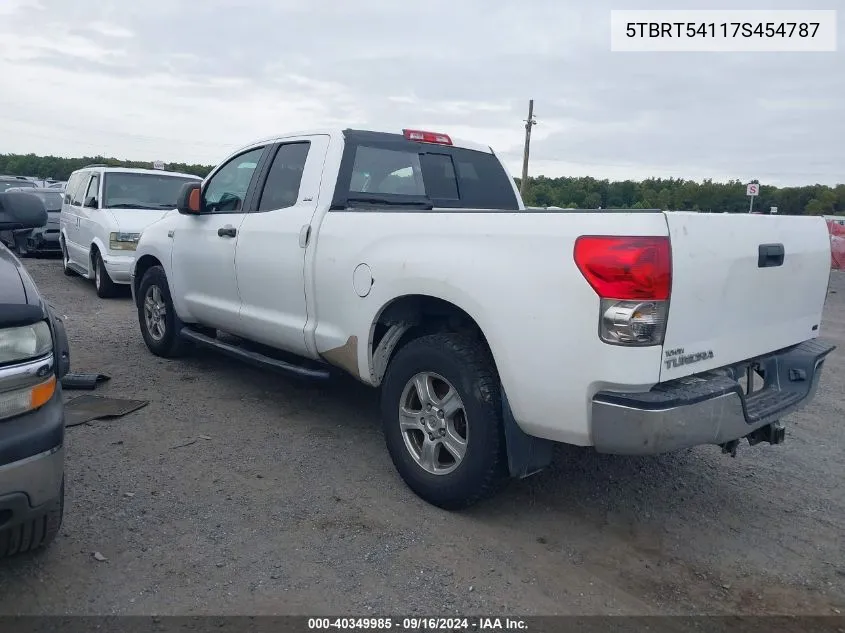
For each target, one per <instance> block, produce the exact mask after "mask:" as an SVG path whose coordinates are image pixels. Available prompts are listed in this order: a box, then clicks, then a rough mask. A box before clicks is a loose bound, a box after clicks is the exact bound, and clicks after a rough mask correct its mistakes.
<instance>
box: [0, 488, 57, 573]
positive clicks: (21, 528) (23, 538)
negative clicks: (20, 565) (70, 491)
mask: <svg viewBox="0 0 845 633" xmlns="http://www.w3.org/2000/svg"><path fill="white" fill-rule="evenodd" d="M64 511H65V480H64V479H62V487H61V490H60V492H59V497H58V498H57V499H56V500H55V501H53V502H52V503H51V504H50V506H49V507H48V508H47V511H46V512H45V513H44V514H43V515H41V516H39V517H37V518H35V519H32V520H31V521H27V522H26V523H21V524H19V525H14V526H12V527H10V528H6V529H4V530H0V558H7V557H9V556H16V555H18V554H24V553H26V552H31V551H34V550H37V549H40V548H42V547H46V546H48V545H49V544H50V543H52V542H53V540H54V539H55V538H56V535H57V534H58V533H59V530H60V529H61V527H62V518H63V517H64Z"/></svg>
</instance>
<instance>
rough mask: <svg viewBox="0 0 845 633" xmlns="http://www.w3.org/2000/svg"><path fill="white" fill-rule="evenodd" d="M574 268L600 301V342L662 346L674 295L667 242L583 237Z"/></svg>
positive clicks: (664, 240) (637, 238) (640, 238)
mask: <svg viewBox="0 0 845 633" xmlns="http://www.w3.org/2000/svg"><path fill="white" fill-rule="evenodd" d="M574 257H575V264H576V265H577V266H578V270H580V271H581V274H582V275H584V278H585V279H586V280H587V283H589V284H590V286H591V287H592V288H593V290H595V291H596V294H597V295H598V296H599V298H600V300H601V301H600V316H599V338H601V340H602V341H604V342H605V343H611V344H615V345H632V346H648V345H662V344H663V338H664V336H665V334H666V318H667V316H668V312H669V295H670V294H671V289H672V251H671V246H670V244H669V238H668V237H625V236H582V237H579V238H578V239H577V240H576V242H575V252H574Z"/></svg>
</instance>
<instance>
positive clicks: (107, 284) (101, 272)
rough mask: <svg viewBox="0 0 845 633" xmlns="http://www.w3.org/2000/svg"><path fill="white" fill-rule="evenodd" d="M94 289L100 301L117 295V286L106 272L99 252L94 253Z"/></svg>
mask: <svg viewBox="0 0 845 633" xmlns="http://www.w3.org/2000/svg"><path fill="white" fill-rule="evenodd" d="M93 260H94V262H93V263H94V287H95V288H96V289H97V296H98V297H100V298H102V299H108V298H109V297H113V296H115V295H116V294H117V284H115V283H114V282H113V281H112V280H111V277H109V271H107V270H106V265H105V264H104V263H103V258H102V257H101V256H100V253H99V251H94V257H93Z"/></svg>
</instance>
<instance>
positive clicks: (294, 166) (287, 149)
mask: <svg viewBox="0 0 845 633" xmlns="http://www.w3.org/2000/svg"><path fill="white" fill-rule="evenodd" d="M310 146H311V143H309V142H307V141H306V142H303V143H287V144H285V145H282V146H280V147H279V149H278V151H277V152H276V156H275V158H273V164H272V165H271V167H270V171H269V172H268V173H267V180H266V181H265V182H264V189H263V190H262V192H261V201H260V202H259V203H258V210H259V211H272V210H274V209H286V208H288V207H292V206H293V205H295V204H296V201H297V200H298V199H299V186H300V185H301V184H302V172H303V171H304V170H305V161H306V159H307V158H308V148H309V147H310Z"/></svg>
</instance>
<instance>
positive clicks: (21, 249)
mask: <svg viewBox="0 0 845 633" xmlns="http://www.w3.org/2000/svg"><path fill="white" fill-rule="evenodd" d="M15 253H16V254H17V256H18V257H20V258H21V259H23V258H24V257H28V256H29V251H28V250H27V248H26V238H24V239H23V240H17V241H16V242H15Z"/></svg>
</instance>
